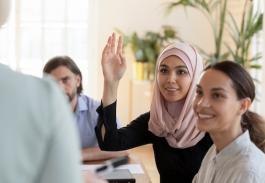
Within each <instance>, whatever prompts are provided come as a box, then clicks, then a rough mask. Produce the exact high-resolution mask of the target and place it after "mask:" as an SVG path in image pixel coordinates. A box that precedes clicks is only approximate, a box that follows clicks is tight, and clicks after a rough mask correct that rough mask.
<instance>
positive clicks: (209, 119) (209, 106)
mask: <svg viewBox="0 0 265 183" xmlns="http://www.w3.org/2000/svg"><path fill="white" fill-rule="evenodd" d="M243 101H244V99H241V100H239V99H238V98H237V95H236V91H235V89H234V88H233V83H232V80H231V79H230V78H229V77H228V76H227V75H225V74H224V73H222V72H220V71H217V70H214V69H209V70H207V71H205V72H204V73H203V75H202V77H201V80H200V82H199V84H198V85H197V89H196V96H195V99H194V102H193V108H194V111H195V113H196V115H197V117H198V123H197V125H198V128H199V129H200V130H202V131H207V132H210V133H211V132H212V133H216V132H217V133H222V132H227V131H229V132H231V131H233V130H239V128H240V129H241V125H240V120H241V115H242V114H243V113H244V112H245V110H246V109H245V108H244V102H243Z"/></svg>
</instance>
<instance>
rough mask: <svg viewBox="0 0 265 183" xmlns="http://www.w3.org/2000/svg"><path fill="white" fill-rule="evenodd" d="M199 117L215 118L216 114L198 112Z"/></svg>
mask: <svg viewBox="0 0 265 183" xmlns="http://www.w3.org/2000/svg"><path fill="white" fill-rule="evenodd" d="M197 115H198V117H199V119H211V118H214V117H215V115H212V114H201V113H197Z"/></svg>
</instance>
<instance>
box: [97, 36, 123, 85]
mask: <svg viewBox="0 0 265 183" xmlns="http://www.w3.org/2000/svg"><path fill="white" fill-rule="evenodd" d="M101 65H102V70H103V75H104V79H105V81H108V82H117V81H119V80H120V79H121V78H122V76H123V74H124V72H125V70H126V62H125V58H124V56H123V51H122V38H121V37H119V40H118V46H117V48H115V34H112V35H111V36H110V37H109V39H108V42H107V44H106V46H105V48H104V50H103V53H102V60H101Z"/></svg>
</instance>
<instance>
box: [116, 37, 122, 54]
mask: <svg viewBox="0 0 265 183" xmlns="http://www.w3.org/2000/svg"><path fill="white" fill-rule="evenodd" d="M116 54H117V55H118V54H122V37H121V36H119V39H118V46H117V51H116Z"/></svg>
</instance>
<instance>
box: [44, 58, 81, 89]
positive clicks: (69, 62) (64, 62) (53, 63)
mask: <svg viewBox="0 0 265 183" xmlns="http://www.w3.org/2000/svg"><path fill="white" fill-rule="evenodd" d="M60 66H65V67H67V68H68V69H69V70H70V71H71V72H73V73H74V74H76V75H79V76H80V85H79V87H78V88H77V94H80V93H81V92H82V90H83V86H82V74H81V71H80V69H79V68H78V67H77V65H76V63H75V62H74V61H73V59H72V58H70V57H69V56H56V57H53V58H51V59H50V60H49V61H48V62H47V63H46V64H45V66H44V68H43V73H46V74H50V73H51V72H52V71H53V70H54V69H56V68H58V67H60Z"/></svg>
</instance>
